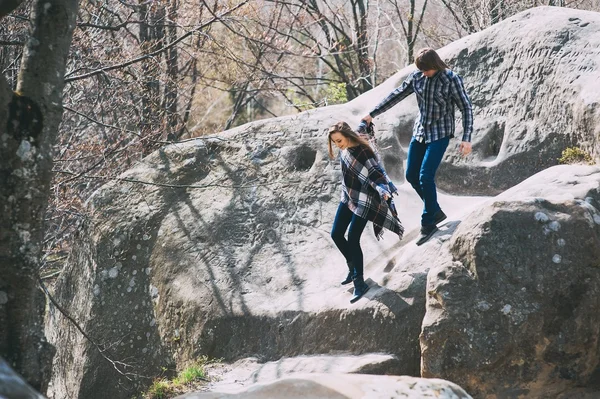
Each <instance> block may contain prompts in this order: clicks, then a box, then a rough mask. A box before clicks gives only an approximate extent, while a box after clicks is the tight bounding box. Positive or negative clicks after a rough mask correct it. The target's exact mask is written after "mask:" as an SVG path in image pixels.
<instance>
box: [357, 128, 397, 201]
mask: <svg viewBox="0 0 600 399" xmlns="http://www.w3.org/2000/svg"><path fill="white" fill-rule="evenodd" d="M356 132H357V133H358V134H359V135H360V136H361V137H363V138H364V139H365V140H367V141H368V142H369V145H370V146H371V149H372V150H373V152H374V153H375V159H376V160H377V162H378V163H379V166H380V167H381V170H382V171H383V175H384V176H385V178H386V180H387V182H388V185H389V186H390V191H391V192H392V194H395V193H397V192H398V189H397V188H396V185H394V183H393V182H392V179H390V177H389V176H388V174H387V172H386V171H385V168H384V167H383V162H382V161H381V154H380V153H379V146H378V145H377V137H375V124H374V123H373V122H371V123H369V125H367V122H365V121H360V124H359V125H358V128H357V129H356Z"/></svg>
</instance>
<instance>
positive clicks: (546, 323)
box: [421, 166, 600, 398]
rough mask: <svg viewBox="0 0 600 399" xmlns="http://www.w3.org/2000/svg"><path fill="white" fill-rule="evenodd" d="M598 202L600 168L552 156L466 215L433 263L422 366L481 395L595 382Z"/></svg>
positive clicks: (526, 393)
mask: <svg viewBox="0 0 600 399" xmlns="http://www.w3.org/2000/svg"><path fill="white" fill-rule="evenodd" d="M599 209H600V169H599V168H597V167H591V166H556V167H553V168H550V169H547V170H545V171H543V172H540V173H539V174H537V175H535V176H533V177H531V178H529V179H527V180H525V181H524V182H522V183H521V184H519V185H518V186H516V187H514V188H512V189H510V190H508V191H506V192H504V193H503V194H501V195H499V196H498V197H495V198H493V199H491V200H490V201H489V202H488V203H486V204H485V205H482V206H481V207H480V208H479V209H478V210H477V211H474V212H472V213H471V214H470V215H469V216H468V217H467V218H465V219H464V220H463V221H462V223H461V224H460V225H459V226H458V228H457V229H456V230H455V231H454V234H453V236H452V238H451V239H450V240H449V242H448V245H447V246H446V247H444V249H445V250H447V251H448V252H447V254H445V255H446V256H447V258H449V259H451V260H452V262H449V263H448V264H446V265H438V266H436V267H433V268H432V269H431V270H430V271H429V275H428V281H427V313H426V315H425V319H424V321H423V330H422V333H421V349H422V363H421V365H422V367H421V372H422V375H423V376H425V377H438V378H445V379H448V380H450V381H453V382H456V383H458V384H460V385H461V386H462V387H464V388H465V389H466V390H467V391H468V392H469V393H471V394H472V395H473V396H474V397H486V396H487V395H492V394H496V395H498V397H520V396H523V397H527V398H549V397H558V396H557V395H558V394H560V393H564V392H565V391H568V390H569V389H573V388H576V387H578V386H585V385H586V384H588V383H592V384H594V383H596V384H597V378H598V377H597V374H598V366H599V362H600V341H599V338H600V211H599ZM594 373H596V375H595V374H594ZM594 379H595V380H596V381H594ZM573 397H579V396H573Z"/></svg>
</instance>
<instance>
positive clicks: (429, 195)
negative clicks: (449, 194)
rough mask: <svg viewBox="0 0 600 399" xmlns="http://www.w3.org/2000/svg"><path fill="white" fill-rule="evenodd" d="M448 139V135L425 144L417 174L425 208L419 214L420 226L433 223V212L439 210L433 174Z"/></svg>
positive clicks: (440, 160)
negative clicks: (423, 154)
mask: <svg viewBox="0 0 600 399" xmlns="http://www.w3.org/2000/svg"><path fill="white" fill-rule="evenodd" d="M449 141H450V138H449V137H444V138H443V139H439V140H436V141H432V142H431V143H429V144H427V150H426V151H425V156H424V158H423V163H422V164H421V170H420V174H419V182H420V184H421V192H422V194H423V197H422V198H423V201H424V202H425V209H424V210H423V215H422V216H421V225H422V226H432V225H435V213H436V212H437V211H439V210H440V205H439V204H438V202H437V191H436V187H435V174H436V172H437V170H438V167H439V166H440V163H441V162H442V158H443V157H444V153H445V152H446V148H447V147H448V142H449Z"/></svg>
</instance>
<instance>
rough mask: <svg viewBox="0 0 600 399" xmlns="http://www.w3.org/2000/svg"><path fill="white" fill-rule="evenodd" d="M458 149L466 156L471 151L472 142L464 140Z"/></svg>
mask: <svg viewBox="0 0 600 399" xmlns="http://www.w3.org/2000/svg"><path fill="white" fill-rule="evenodd" d="M458 151H459V152H460V153H461V154H462V155H463V156H465V157H466V156H467V155H469V154H470V153H471V143H470V142H468V141H463V142H462V143H460V148H459V149H458Z"/></svg>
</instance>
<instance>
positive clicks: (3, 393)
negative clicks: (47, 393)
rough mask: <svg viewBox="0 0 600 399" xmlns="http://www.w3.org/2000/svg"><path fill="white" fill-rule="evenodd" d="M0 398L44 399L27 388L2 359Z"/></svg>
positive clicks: (0, 362) (0, 365)
mask: <svg viewBox="0 0 600 399" xmlns="http://www.w3.org/2000/svg"><path fill="white" fill-rule="evenodd" d="M0 398H1V399H44V396H42V395H41V394H40V393H39V392H37V391H36V390H35V389H33V388H32V387H31V386H29V384H27V382H25V380H23V378H22V377H21V376H20V375H18V374H17V373H15V371H14V370H13V369H12V368H11V367H10V365H9V364H8V363H6V361H5V360H4V359H2V358H0Z"/></svg>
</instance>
